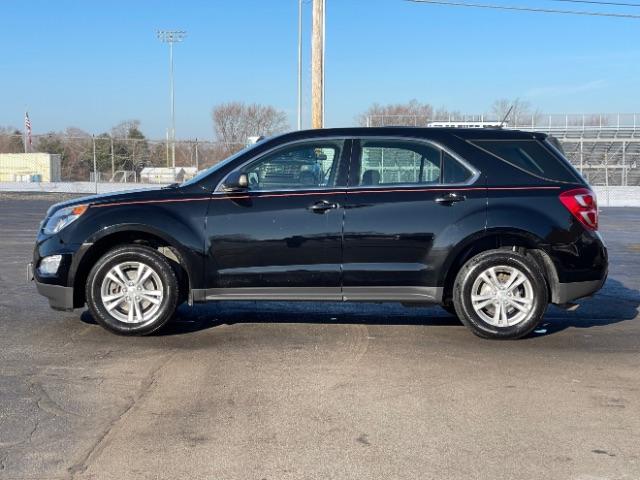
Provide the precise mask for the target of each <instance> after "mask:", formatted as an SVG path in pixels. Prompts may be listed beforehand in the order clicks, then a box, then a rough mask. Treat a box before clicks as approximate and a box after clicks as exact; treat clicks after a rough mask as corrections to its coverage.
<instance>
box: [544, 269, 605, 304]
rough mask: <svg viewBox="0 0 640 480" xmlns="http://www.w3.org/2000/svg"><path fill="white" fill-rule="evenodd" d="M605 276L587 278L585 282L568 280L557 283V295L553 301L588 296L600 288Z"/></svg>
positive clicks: (559, 302)
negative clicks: (598, 278) (568, 281)
mask: <svg viewBox="0 0 640 480" xmlns="http://www.w3.org/2000/svg"><path fill="white" fill-rule="evenodd" d="M606 279H607V277H606V276H605V277H603V278H601V279H600V280H589V281H587V282H570V283H558V284H557V290H556V292H557V297H556V299H555V302H554V303H558V304H563V303H568V302H570V301H572V300H577V299H578V298H582V297H588V296H590V295H593V294H594V293H595V292H597V291H598V290H600V289H601V288H602V285H603V284H604V282H605V280H606Z"/></svg>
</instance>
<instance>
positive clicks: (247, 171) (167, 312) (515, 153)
mask: <svg viewBox="0 0 640 480" xmlns="http://www.w3.org/2000/svg"><path fill="white" fill-rule="evenodd" d="M597 229H598V209H597V205H596V197H595V195H594V194H593V192H592V191H591V190H590V188H589V185H588V184H587V183H586V182H585V181H584V179H583V178H582V177H581V176H580V174H579V173H578V172H577V171H576V170H575V169H574V168H573V167H572V166H571V165H570V164H569V162H568V161H567V160H566V159H565V158H564V157H563V155H562V154H561V152H560V151H559V150H558V149H557V148H555V147H554V145H553V144H552V143H550V142H549V141H548V139H547V137H546V135H544V134H541V133H527V132H519V131H505V130H501V129H448V128H424V129H422V128H353V129H332V130H312V131H300V132H293V133H289V134H285V135H282V136H279V137H276V138H272V139H268V140H264V141H262V142H260V143H257V144H256V145H253V146H252V147H250V148H248V149H246V150H243V151H241V152H239V153H238V154H236V155H234V156H232V157H231V158H229V159H227V160H225V161H224V162H222V163H220V164H218V165H216V166H214V167H212V168H210V169H209V170H206V171H204V172H202V173H201V174H199V175H198V176H196V177H195V178H193V179H192V180H190V181H188V182H186V183H183V184H181V185H179V186H173V187H171V188H165V189H159V190H154V191H149V190H145V191H136V192H125V193H118V194H108V195H98V196H94V197H87V198H82V199H78V200H72V201H68V202H63V203H59V204H57V205H54V206H52V207H51V208H50V209H49V211H48V212H47V215H46V218H45V219H44V221H43V223H42V228H41V230H40V232H39V234H38V237H37V243H36V247H35V252H34V258H33V269H34V276H35V281H36V285H37V288H38V291H39V292H40V293H41V294H43V295H45V296H46V297H48V298H49V302H50V304H51V306H52V307H53V308H56V309H63V310H71V309H73V308H79V307H82V306H83V305H84V304H85V303H86V304H87V305H88V306H89V309H90V311H91V314H92V315H93V317H94V318H95V319H96V320H97V321H98V322H99V323H100V324H101V325H103V326H104V327H106V328H107V329H109V330H111V331H113V332H116V333H120V334H149V333H151V332H154V331H156V330H158V329H159V328H161V327H162V326H163V325H164V324H165V323H166V322H168V321H169V320H170V319H171V317H172V316H173V314H174V312H175V309H176V307H177V305H178V304H180V303H182V302H185V301H186V302H188V303H189V304H193V303H194V302H204V301H217V300H286V301H290V300H307V301H318V300H327V301H353V302H356V301H359V302H402V303H405V304H434V303H435V304H440V305H442V306H443V307H444V308H445V309H446V310H447V311H449V312H452V313H454V314H455V315H457V316H458V317H459V318H460V319H461V320H462V322H463V323H464V324H465V325H466V326H467V327H469V328H470V329H471V331H472V332H474V333H475V334H477V335H479V336H482V337H487V338H503V339H508V338H519V337H522V336H525V335H527V334H528V333H530V332H531V331H532V330H533V329H534V328H536V326H537V325H538V324H539V322H540V321H541V319H542V318H543V315H544V313H545V311H546V308H547V305H548V304H549V303H554V304H558V305H567V304H569V303H570V302H572V301H574V300H575V299H578V298H581V297H584V296H588V295H591V294H593V293H594V292H596V291H597V290H598V289H599V288H600V287H601V286H602V284H603V282H604V280H605V278H606V276H607V250H606V248H605V245H604V243H603V241H602V239H601V237H600V235H599V234H598V231H597Z"/></svg>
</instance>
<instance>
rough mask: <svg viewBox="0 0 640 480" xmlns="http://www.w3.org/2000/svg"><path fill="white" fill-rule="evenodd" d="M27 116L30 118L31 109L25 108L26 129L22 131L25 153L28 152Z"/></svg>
mask: <svg viewBox="0 0 640 480" xmlns="http://www.w3.org/2000/svg"><path fill="white" fill-rule="evenodd" d="M27 118H29V111H28V110H27V109H26V108H25V109H24V129H23V131H22V143H24V153H29V152H27Z"/></svg>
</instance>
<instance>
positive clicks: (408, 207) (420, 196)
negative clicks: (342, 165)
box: [343, 138, 487, 301]
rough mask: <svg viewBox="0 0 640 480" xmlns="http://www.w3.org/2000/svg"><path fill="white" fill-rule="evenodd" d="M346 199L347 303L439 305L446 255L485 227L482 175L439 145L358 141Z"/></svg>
mask: <svg viewBox="0 0 640 480" xmlns="http://www.w3.org/2000/svg"><path fill="white" fill-rule="evenodd" d="M352 151H353V157H352V164H351V169H350V176H349V188H348V189H347V196H346V200H345V226H344V256H343V258H344V260H343V295H344V296H345V298H346V299H352V300H356V299H362V300H364V299H380V300H398V301H412V300H414V301H439V300H440V297H441V295H442V288H441V286H442V285H441V284H442V280H441V279H440V276H441V273H442V268H443V264H444V262H445V259H446V258H447V255H448V253H449V252H450V251H451V250H452V248H453V247H454V246H455V244H456V243H457V242H459V241H460V239H461V238H464V236H465V235H466V234H467V232H468V233H471V232H475V231H480V230H482V229H483V228H484V223H485V219H486V201H487V197H486V188H485V187H484V186H483V185H480V184H479V182H478V179H479V178H480V174H479V172H478V171H477V170H475V169H474V168H473V167H471V166H470V165H469V164H468V163H467V162H465V161H464V160H462V159H461V158H460V157H459V156H457V155H455V154H454V153H453V152H451V151H449V150H447V149H445V148H443V147H442V146H440V145H439V144H436V143H433V142H430V141H426V140H420V139H402V138H361V139H359V140H354V145H353V148H352Z"/></svg>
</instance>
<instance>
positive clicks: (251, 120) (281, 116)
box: [211, 102, 289, 151]
mask: <svg viewBox="0 0 640 480" xmlns="http://www.w3.org/2000/svg"><path fill="white" fill-rule="evenodd" d="M211 118H212V120H213V130H214V132H215V135H216V138H217V139H218V141H220V142H222V143H223V144H225V145H226V146H227V148H228V149H229V150H230V151H233V150H239V149H240V148H242V146H243V145H245V144H246V143H247V138H248V137H251V136H257V135H274V134H276V133H281V132H283V131H285V130H287V129H288V128H289V125H288V123H287V115H286V114H285V113H284V112H283V111H280V110H277V109H276V108H275V107H272V106H270V105H259V104H257V103H253V104H249V105H247V104H245V103H243V102H229V103H223V104H220V105H216V106H215V107H213V110H212V111H211Z"/></svg>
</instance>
